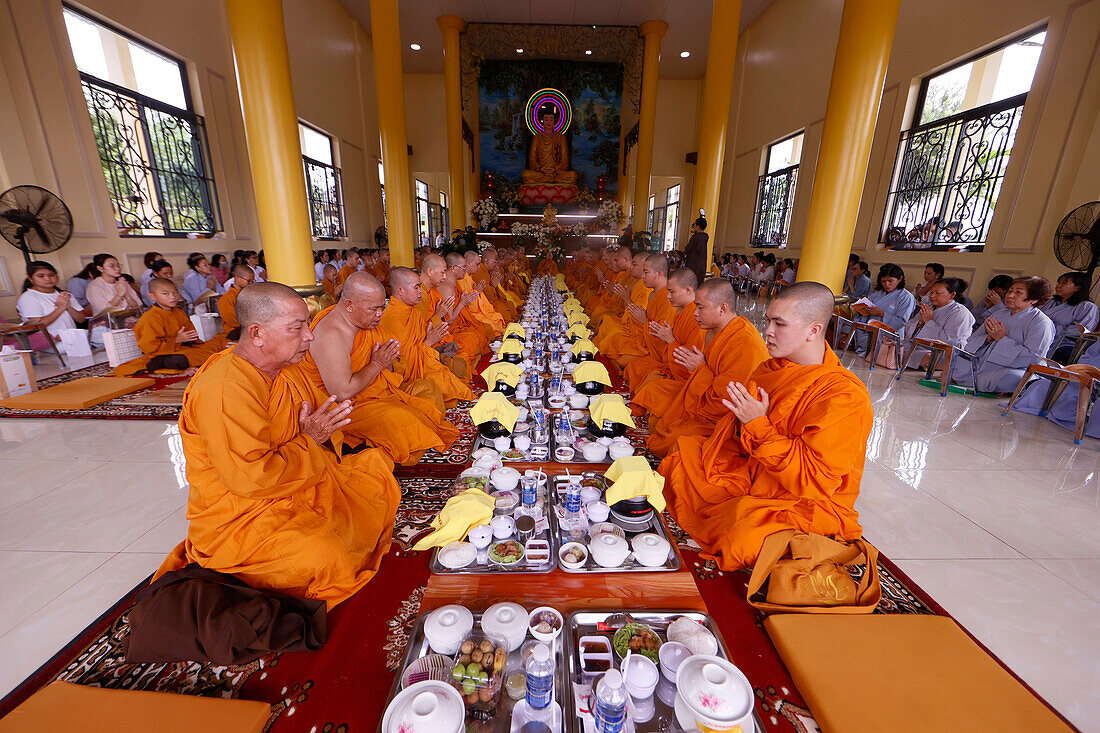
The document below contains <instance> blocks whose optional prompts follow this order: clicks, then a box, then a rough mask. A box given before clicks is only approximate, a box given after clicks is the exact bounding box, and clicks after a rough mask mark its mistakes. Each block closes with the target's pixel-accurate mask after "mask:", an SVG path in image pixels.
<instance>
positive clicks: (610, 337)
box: [592, 278, 652, 356]
mask: <svg viewBox="0 0 1100 733" xmlns="http://www.w3.org/2000/svg"><path fill="white" fill-rule="evenodd" d="M651 293H652V290H651V289H650V288H647V287H646V284H645V281H644V280H642V279H640V278H639V279H638V280H637V281H636V282H635V283H634V284H633V285H632V286H631V288H630V292H629V294H628V296H627V298H628V302H626V303H623V304H622V310H621V311H620V312H619V314H618V316H616V317H611V315H607V316H604V318H603V320H602V321H601V322H600V327H599V329H598V330H597V331H596V336H595V337H594V338H593V339H592V343H594V344H596V346H597V347H598V348H599V349H600V351H605V352H608V343H615V342H616V341H617V340H618V339H620V338H621V337H623V336H625V337H626V338H628V339H629V338H632V337H633V335H634V333H635V331H634V329H635V327H637V326H641V325H642V324H640V323H638V322H637V321H635V320H634V317H633V316H631V315H630V311H629V310H627V307H628V306H630V305H637V306H641V307H642V308H645V307H646V305H647V304H648V303H649V296H650V294H651ZM610 355H611V354H610V352H608V356H610Z"/></svg>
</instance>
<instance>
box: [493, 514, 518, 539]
mask: <svg viewBox="0 0 1100 733" xmlns="http://www.w3.org/2000/svg"><path fill="white" fill-rule="evenodd" d="M489 526H490V527H492V528H493V537H495V538H496V539H498V540H506V539H508V538H509V537H511V536H512V535H513V534H514V533H515V531H516V520H514V519H512V518H511V517H505V516H499V517H493V518H492V519H491V520H490V521H489Z"/></svg>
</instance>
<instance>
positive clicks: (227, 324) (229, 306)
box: [218, 287, 241, 335]
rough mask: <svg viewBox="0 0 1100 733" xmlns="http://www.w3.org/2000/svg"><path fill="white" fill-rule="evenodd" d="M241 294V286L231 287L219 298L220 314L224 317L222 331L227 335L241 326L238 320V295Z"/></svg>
mask: <svg viewBox="0 0 1100 733" xmlns="http://www.w3.org/2000/svg"><path fill="white" fill-rule="evenodd" d="M240 294H241V288H234V287H230V288H229V289H228V290H226V291H225V293H223V294H222V295H221V296H220V297H219V298H218V315H220V316H221V317H222V332H223V333H225V334H226V335H229V332H230V331H233V330H235V329H238V328H240V327H241V322H240V321H238V320H237V296H238V295H240Z"/></svg>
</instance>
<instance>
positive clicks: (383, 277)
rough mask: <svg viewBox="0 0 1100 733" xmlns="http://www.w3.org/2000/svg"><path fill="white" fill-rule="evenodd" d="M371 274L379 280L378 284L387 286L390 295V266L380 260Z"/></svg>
mask: <svg viewBox="0 0 1100 733" xmlns="http://www.w3.org/2000/svg"><path fill="white" fill-rule="evenodd" d="M371 274H372V275H374V276H375V277H376V278H378V282H380V283H382V285H383V286H385V288H386V292H387V293H388V292H389V291H390V266H389V265H388V264H386V263H385V262H383V261H382V260H378V261H377V262H375V263H374V267H372V268H371Z"/></svg>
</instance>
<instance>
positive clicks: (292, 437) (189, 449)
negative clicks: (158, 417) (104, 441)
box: [157, 350, 401, 608]
mask: <svg viewBox="0 0 1100 733" xmlns="http://www.w3.org/2000/svg"><path fill="white" fill-rule="evenodd" d="M276 381H277V380H276ZM300 410H301V404H300V403H295V402H293V401H292V400H291V399H289V393H288V392H287V391H286V390H285V389H281V388H279V387H277V386H275V384H274V383H273V381H272V379H271V378H270V377H268V376H267V375H266V374H264V373H263V372H261V371H260V370H259V369H257V368H256V367H254V366H252V365H251V364H249V363H248V362H247V361H245V360H244V359H242V358H240V357H238V356H237V355H236V354H235V353H234V352H233V351H232V350H226V351H223V352H222V353H220V354H217V355H216V356H214V357H212V358H211V359H209V360H208V361H207V363H206V364H204V365H203V367H202V369H200V370H199V372H198V374H196V375H195V376H194V378H192V379H191V382H190V384H188V386H187V391H186V392H185V393H184V398H183V411H182V413H181V414H180V419H179V427H180V440H181V442H182V443H183V453H184V456H185V457H186V459H187V480H188V482H189V483H190V485H191V488H190V494H189V497H188V501H187V519H188V521H189V525H188V529H187V539H185V540H184V541H183V542H182V543H180V544H179V546H177V547H176V548H175V550H173V551H172V553H171V555H169V556H168V558H167V559H166V560H165V561H164V563H163V564H162V565H161V567H160V569H159V570H158V571H157V577H159V576H161V575H163V574H164V573H166V572H169V571H171V570H179V569H181V568H183V567H185V566H186V565H188V564H189V563H197V564H198V565H200V566H202V567H204V568H207V569H210V570H216V571H218V572H220V573H228V574H231V575H235V576H237V577H238V578H240V579H241V580H243V581H244V582H246V583H248V584H249V585H250V586H252V587H254V588H263V589H269V590H273V591H278V592H280V593H285V594H288V595H292V596H296V597H299V598H314V599H319V600H323V601H326V603H327V605H328V607H329V608H332V607H333V606H335V605H336V604H338V603H340V602H341V601H343V600H345V599H347V598H350V597H351V596H352V595H354V594H355V592H356V591H358V590H359V589H360V588H362V587H363V586H364V585H366V584H367V582H368V581H370V579H371V578H372V577H374V574H375V572H377V571H378V568H379V566H380V565H381V563H382V558H383V557H384V556H385V555H386V552H387V551H388V550H389V546H390V537H391V535H392V532H393V522H394V515H395V514H396V512H397V505H398V503H399V502H400V501H401V490H400V488H399V487H398V485H397V482H396V481H395V480H394V478H393V463H392V462H391V461H390V460H389V458H387V457H386V455H385V454H384V453H382V452H381V451H376V450H367V451H362V452H360V453H357V454H355V455H350V456H345V457H344V458H342V459H341V458H339V457H338V456H337V454H335V453H333V452H332V451H331V450H328V449H326V448H323V447H322V446H320V445H318V444H317V442H316V441H314V440H313V438H310V437H308V436H306V435H303V434H302V433H301V432H300V429H299V423H298V416H299V412H300Z"/></svg>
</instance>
